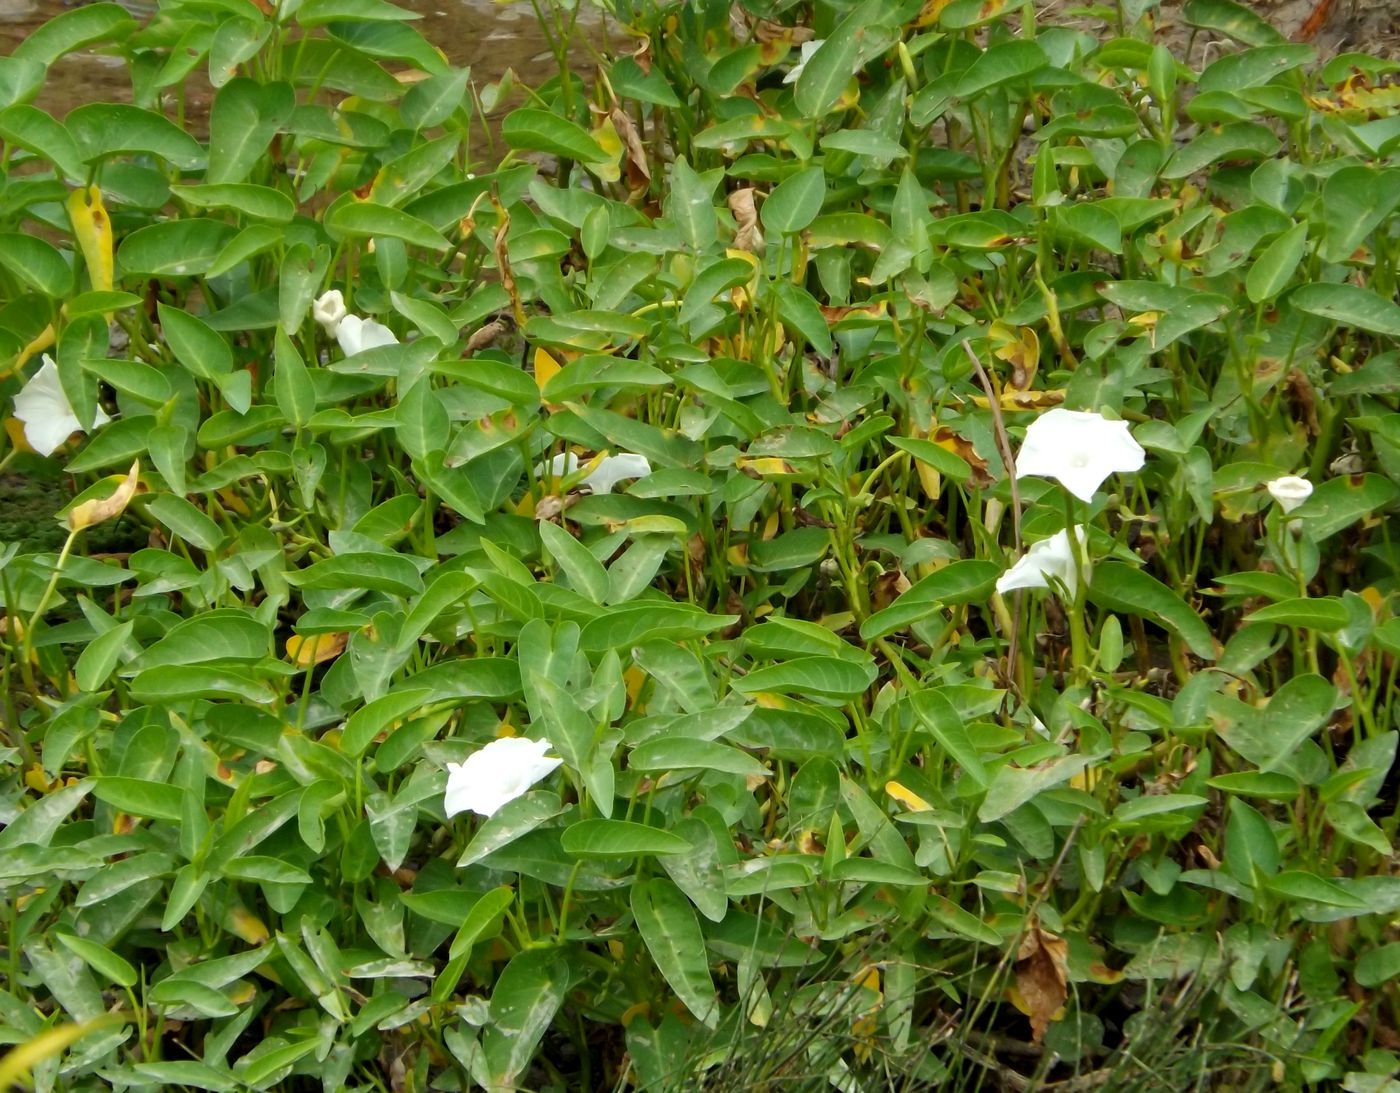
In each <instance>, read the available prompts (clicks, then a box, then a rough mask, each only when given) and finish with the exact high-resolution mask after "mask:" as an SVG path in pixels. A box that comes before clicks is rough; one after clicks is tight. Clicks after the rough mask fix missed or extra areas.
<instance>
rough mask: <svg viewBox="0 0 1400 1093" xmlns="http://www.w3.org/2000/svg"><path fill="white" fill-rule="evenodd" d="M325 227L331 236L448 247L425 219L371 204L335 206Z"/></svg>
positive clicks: (429, 246)
mask: <svg viewBox="0 0 1400 1093" xmlns="http://www.w3.org/2000/svg"><path fill="white" fill-rule="evenodd" d="M326 228H327V230H329V231H330V232H332V233H333V234H337V233H338V234H340V235H351V236H377V237H379V238H382V239H402V240H403V241H404V242H405V243H407V244H408V245H409V246H412V247H426V248H428V249H429V250H447V249H449V248H450V247H451V245H452V244H451V243H449V242H448V240H447V237H446V236H444V235H443V234H442V233H441V232H440V231H438V230H437V229H436V228H434V227H433V226H432V225H431V224H429V223H428V222H427V221H426V220H420V219H418V217H416V216H412V215H410V214H409V213H406V212H404V211H403V210H402V209H395V208H393V207H392V206H389V205H378V204H375V203H374V202H372V201H348V202H344V203H342V204H338V205H337V206H336V207H335V208H334V209H332V210H331V213H330V215H329V216H327V218H326Z"/></svg>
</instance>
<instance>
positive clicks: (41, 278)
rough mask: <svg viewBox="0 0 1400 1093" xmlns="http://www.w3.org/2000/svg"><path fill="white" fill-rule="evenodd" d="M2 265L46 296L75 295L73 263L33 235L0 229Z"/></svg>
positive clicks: (0, 259)
mask: <svg viewBox="0 0 1400 1093" xmlns="http://www.w3.org/2000/svg"><path fill="white" fill-rule="evenodd" d="M0 266H4V267H5V268H6V269H7V270H9V271H10V272H11V273H13V274H14V275H15V276H16V277H18V278H19V279H20V280H21V281H23V282H24V283H25V284H27V285H29V287H30V288H33V289H35V290H36V291H38V292H42V293H43V294H44V295H45V296H52V297H54V298H55V299H60V300H61V299H64V298H65V297H67V296H70V295H72V292H73V287H74V277H73V267H72V266H70V265H69V264H68V262H67V261H66V260H65V259H64V257H63V255H62V254H60V253H59V252H58V250H57V249H56V248H55V247H53V246H52V245H51V244H49V243H46V242H45V241H44V240H42V239H39V238H37V237H36V236H32V235H20V234H18V233H16V232H0Z"/></svg>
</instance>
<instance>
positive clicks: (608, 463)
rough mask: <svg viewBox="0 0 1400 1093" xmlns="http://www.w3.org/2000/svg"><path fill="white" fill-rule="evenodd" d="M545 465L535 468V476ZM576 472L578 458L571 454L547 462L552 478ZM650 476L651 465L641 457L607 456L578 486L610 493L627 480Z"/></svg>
mask: <svg viewBox="0 0 1400 1093" xmlns="http://www.w3.org/2000/svg"><path fill="white" fill-rule="evenodd" d="M544 469H545V465H544V464H543V463H541V464H540V465H539V466H538V467H536V468H535V474H536V475H540V474H543V473H544ZM576 470H578V456H576V455H574V453H573V452H565V453H564V454H562V455H556V456H555V457H554V458H553V459H551V460H550V461H549V473H550V476H551V477H553V478H566V477H568V476H569V475H571V474H573V473H574V472H575V471H576ZM649 474H651V464H650V463H649V462H648V461H647V458H646V456H643V455H629V454H627V453H625V452H624V453H623V454H622V455H608V456H604V457H603V458H602V459H600V460H599V461H598V465H597V466H596V467H594V468H593V469H592V470H591V471H589V472H588V474H586V475H585V476H584V479H583V481H582V482H581V483H579V484H580V485H583V486H587V487H588V488H589V489H590V490H592V491H593V492H594V493H612V491H613V487H614V486H616V485H617V484H618V483H619V482H621V481H623V480H624V479H627V478H645V477H646V476H647V475H649Z"/></svg>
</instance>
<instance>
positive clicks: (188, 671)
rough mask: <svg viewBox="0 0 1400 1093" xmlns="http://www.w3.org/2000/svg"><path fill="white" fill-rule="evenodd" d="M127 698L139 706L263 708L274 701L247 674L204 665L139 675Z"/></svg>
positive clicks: (266, 689)
mask: <svg viewBox="0 0 1400 1093" xmlns="http://www.w3.org/2000/svg"><path fill="white" fill-rule="evenodd" d="M131 694H132V697H134V698H135V699H136V700H137V701H139V702H143V703H153V704H159V703H165V702H178V701H185V700H188V699H192V698H212V699H229V700H232V701H242V702H252V703H258V704H266V703H270V702H274V701H276V699H277V694H276V692H275V691H273V689H272V688H271V687H269V686H268V685H267V684H266V683H263V682H262V681H261V680H258V679H256V678H254V677H253V676H252V675H250V674H249V673H247V672H244V671H240V670H238V669H235V668H222V667H220V668H210V667H206V666H204V665H171V666H168V667H162V668H151V669H148V670H147V671H144V672H140V673H138V674H137V676H136V678H135V679H133V680H132V681H131Z"/></svg>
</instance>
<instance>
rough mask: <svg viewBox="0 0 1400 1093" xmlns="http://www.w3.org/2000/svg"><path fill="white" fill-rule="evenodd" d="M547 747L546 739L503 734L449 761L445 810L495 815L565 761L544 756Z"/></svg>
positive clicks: (454, 813)
mask: <svg viewBox="0 0 1400 1093" xmlns="http://www.w3.org/2000/svg"><path fill="white" fill-rule="evenodd" d="M548 750H549V741H548V740H529V739H526V738H525V737H521V736H504V737H502V738H501V739H499V740H493V741H491V743H489V744H487V745H486V746H485V747H484V748H482V749H481V750H480V751H477V752H473V753H472V754H471V755H469V756H467V761H466V762H465V763H448V764H447V793H446V795H445V796H444V799H443V808H444V811H446V813H447V815H449V816H455V815H457V813H459V812H468V811H470V812H477V813H480V814H481V815H482V816H493V815H495V813H496V812H497V811H498V810H499V809H500V808H501V807H502V806H503V805H505V804H507V803H508V802H510V801H513V800H515V799H516V798H517V797H519V796H520V795H521V794H523V793H525V792H527V791H528V790H529V788H530V787H531V786H533V785H534V784H535V783H536V782H538V781H539V780H540V779H541V778H545V777H548V776H549V775H550V774H552V773H553V772H554V770H555V769H556V768H557V767H558V766H559V765H560V764H561V763H562V762H563V761H564V760H562V759H552V758H549V757H547V756H546V755H545V752H547V751H548Z"/></svg>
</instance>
